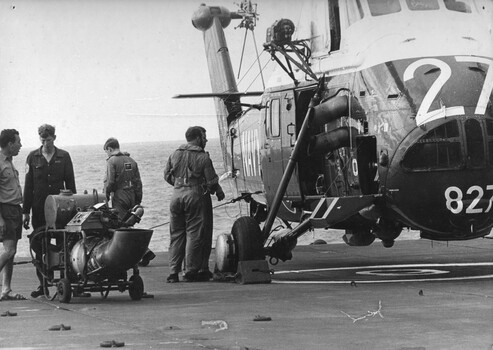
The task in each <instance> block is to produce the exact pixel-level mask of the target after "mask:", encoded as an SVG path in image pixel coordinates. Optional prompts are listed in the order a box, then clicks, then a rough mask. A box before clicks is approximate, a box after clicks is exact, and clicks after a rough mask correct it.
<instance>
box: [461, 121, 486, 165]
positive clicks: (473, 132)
mask: <svg viewBox="0 0 493 350" xmlns="http://www.w3.org/2000/svg"><path fill="white" fill-rule="evenodd" d="M464 126H465V129H466V140H467V159H468V160H469V162H470V165H471V166H472V167H474V168H477V167H481V166H483V165H484V146H483V145H484V142H483V129H482V128H481V124H479V122H478V121H477V120H475V119H468V120H466V122H465V123H464Z"/></svg>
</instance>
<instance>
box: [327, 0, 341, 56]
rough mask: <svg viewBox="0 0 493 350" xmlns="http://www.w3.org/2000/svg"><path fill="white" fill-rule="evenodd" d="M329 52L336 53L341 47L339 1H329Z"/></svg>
mask: <svg viewBox="0 0 493 350" xmlns="http://www.w3.org/2000/svg"><path fill="white" fill-rule="evenodd" d="M329 23H330V51H337V50H339V48H340V46H341V17H340V13H339V0H330V1H329Z"/></svg>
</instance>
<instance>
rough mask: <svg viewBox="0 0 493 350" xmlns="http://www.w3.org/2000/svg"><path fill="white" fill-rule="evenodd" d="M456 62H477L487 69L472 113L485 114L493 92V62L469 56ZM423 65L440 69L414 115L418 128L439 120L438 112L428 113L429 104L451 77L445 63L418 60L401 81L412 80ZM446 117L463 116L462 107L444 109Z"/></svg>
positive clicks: (432, 59) (405, 72)
mask: <svg viewBox="0 0 493 350" xmlns="http://www.w3.org/2000/svg"><path fill="white" fill-rule="evenodd" d="M455 59H456V60H457V62H477V63H483V64H486V65H487V66H488V67H489V68H488V72H487V74H486V77H485V79H484V86H483V88H482V89H481V94H480V96H479V98H478V102H477V104H476V109H475V111H474V113H475V114H484V113H485V112H486V107H487V105H488V99H489V96H490V95H491V92H492V91H493V69H491V67H492V66H493V61H492V60H490V59H487V58H482V57H469V56H457V57H456V58H455ZM425 65H432V66H435V67H437V68H439V69H440V75H439V76H438V78H437V79H436V80H435V81H434V82H433V84H432V85H431V87H430V89H429V90H428V92H427V93H426V95H425V97H424V98H423V101H422V102H421V105H420V107H419V110H418V112H417V114H416V124H417V125H418V126H419V125H421V124H424V123H426V122H429V121H431V120H434V119H436V118H440V114H437V112H439V110H438V111H430V107H431V104H432V103H433V101H434V100H435V99H436V97H437V96H438V94H439V93H440V91H441V90H442V87H443V86H444V85H445V83H446V82H447V81H448V80H449V79H450V77H451V76H452V69H451V68H450V66H449V65H448V64H447V63H445V62H444V61H442V60H439V59H437V58H422V59H420V60H417V61H415V62H413V63H411V64H410V65H409V66H408V67H407V68H406V70H405V71H404V76H403V80H404V81H408V80H410V79H413V77H414V73H415V72H416V70H417V69H418V68H419V67H421V66H425ZM445 113H446V116H452V115H460V114H464V113H465V112H464V106H453V107H447V108H446V111H445Z"/></svg>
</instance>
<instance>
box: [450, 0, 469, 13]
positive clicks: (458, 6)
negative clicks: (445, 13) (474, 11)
mask: <svg viewBox="0 0 493 350" xmlns="http://www.w3.org/2000/svg"><path fill="white" fill-rule="evenodd" d="M443 2H444V3H445V7H446V8H447V10H451V11H457V12H464V13H471V6H470V5H468V3H469V1H468V0H462V1H459V0H443Z"/></svg>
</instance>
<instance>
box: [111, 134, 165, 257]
mask: <svg viewBox="0 0 493 350" xmlns="http://www.w3.org/2000/svg"><path fill="white" fill-rule="evenodd" d="M103 149H104V150H105V152H106V154H107V155H108V159H107V160H106V176H105V180H104V192H105V193H106V199H107V200H108V201H109V200H110V198H111V200H112V204H113V208H114V209H116V210H117V212H118V218H119V219H120V220H123V219H124V217H125V215H126V214H127V212H128V210H130V209H132V208H133V207H134V206H135V205H140V203H141V202H142V181H141V179H140V172H139V167H138V165H137V162H136V161H135V160H133V159H132V158H131V157H130V154H128V153H127V152H121V151H120V143H119V142H118V140H117V139H115V138H113V137H110V138H109V139H108V140H106V142H105V144H104V146H103ZM155 256H156V255H155V254H154V253H153V252H152V251H151V250H147V252H146V253H145V254H144V257H143V258H142V260H143V261H144V260H146V261H147V264H149V260H152V259H154V257H155Z"/></svg>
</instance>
